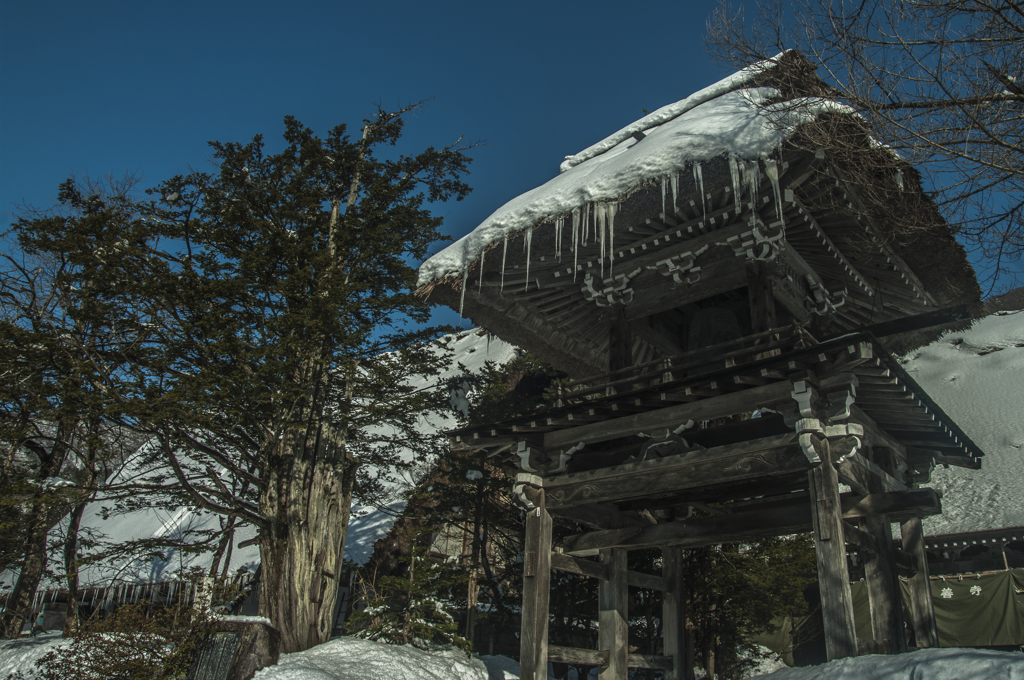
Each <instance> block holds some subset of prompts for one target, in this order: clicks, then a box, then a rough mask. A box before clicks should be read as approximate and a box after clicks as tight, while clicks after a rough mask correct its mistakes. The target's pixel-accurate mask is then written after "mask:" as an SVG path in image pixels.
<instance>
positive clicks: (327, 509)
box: [260, 437, 354, 653]
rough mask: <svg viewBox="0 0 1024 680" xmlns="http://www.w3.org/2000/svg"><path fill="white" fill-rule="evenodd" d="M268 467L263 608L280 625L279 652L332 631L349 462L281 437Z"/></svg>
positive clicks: (345, 524)
mask: <svg viewBox="0 0 1024 680" xmlns="http://www.w3.org/2000/svg"><path fill="white" fill-rule="evenodd" d="M287 440H288V437H286V438H285V442H287ZM318 443H319V445H320V447H323V446H325V444H324V443H323V441H322V440H320V441H319V442H318ZM283 444H284V443H283ZM318 448H319V447H318ZM289 454H292V455H289ZM310 458H313V459H314V460H310ZM346 458H347V457H346ZM268 473H269V474H268V475H267V481H266V484H265V486H264V488H263V491H262V492H261V494H260V510H261V512H262V513H263V515H264V517H267V518H271V521H272V526H271V529H270V531H269V532H265V535H264V536H262V538H261V541H260V561H261V569H262V578H261V580H260V615H262V616H266V617H267V618H268V619H270V621H271V623H272V624H273V625H274V627H275V628H277V629H278V630H279V631H280V632H281V651H282V652H284V653H290V652H298V651H302V650H304V649H308V648H310V647H312V646H314V645H318V644H321V643H323V642H326V641H327V640H328V639H329V638H330V635H331V627H332V624H333V618H334V604H335V600H336V598H337V595H338V586H339V581H338V579H339V578H340V576H341V567H342V558H343V555H344V550H345V537H346V534H347V533H348V523H349V512H350V507H351V501H352V478H353V476H354V466H353V465H352V464H351V461H350V460H345V461H344V462H338V463H333V462H331V461H330V457H328V456H312V455H310V456H308V457H307V456H303V455H301V453H300V452H299V451H296V450H295V449H291V450H288V449H287V448H286V444H285V445H282V446H281V447H280V448H279V449H278V450H277V451H275V452H274V453H273V454H271V460H270V461H269V465H268Z"/></svg>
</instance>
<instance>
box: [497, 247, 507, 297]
mask: <svg viewBox="0 0 1024 680" xmlns="http://www.w3.org/2000/svg"><path fill="white" fill-rule="evenodd" d="M506 255H508V234H507V233H506V234H505V247H504V248H503V249H502V251H501V286H500V287H499V288H498V292H499V293H501V292H503V291H504V290H505V256H506Z"/></svg>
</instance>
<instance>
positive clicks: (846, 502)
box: [842, 489, 942, 519]
mask: <svg viewBox="0 0 1024 680" xmlns="http://www.w3.org/2000/svg"><path fill="white" fill-rule="evenodd" d="M842 507H843V518H844V519H862V518H865V517H877V516H879V515H893V516H896V517H928V516H930V515H938V514H939V513H941V512H942V502H941V500H940V499H939V495H938V494H937V493H935V491H934V490H933V489H909V490H907V491H886V492H882V493H873V494H869V495H867V496H862V497H859V498H857V497H850V498H843V500H842Z"/></svg>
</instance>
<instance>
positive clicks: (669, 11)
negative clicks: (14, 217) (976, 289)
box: [0, 0, 723, 235]
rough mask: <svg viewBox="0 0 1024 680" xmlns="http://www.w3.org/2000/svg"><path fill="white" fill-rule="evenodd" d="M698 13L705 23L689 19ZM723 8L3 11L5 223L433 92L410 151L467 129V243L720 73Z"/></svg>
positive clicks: (410, 129) (525, 5) (456, 208)
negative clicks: (21, 206)
mask: <svg viewBox="0 0 1024 680" xmlns="http://www.w3.org/2000/svg"><path fill="white" fill-rule="evenodd" d="M695 6H699V9H694V7H695ZM710 7H711V4H710V3H708V4H707V5H706V6H704V5H702V4H699V3H683V2H666V3H654V4H648V5H644V6H642V7H641V6H637V5H629V4H627V3H622V2H616V3H613V2H579V3H574V2H519V3H500V4H497V3H481V2H447V3H427V2H389V3H355V2H337V1H335V2H326V1H324V2H296V3H288V4H286V3H278V2H225V1H222V0H210V1H207V2H175V3H155V2H108V1H103V0H90V1H89V2H81V1H80V0H76V1H75V2H45V1H42V2H38V3H27V2H5V3H3V4H2V6H0V69H2V70H0V79H2V81H0V87H2V92H3V93H4V94H3V99H4V105H3V106H2V108H0V117H2V118H0V123H2V124H0V154H2V175H0V209H2V210H3V211H4V214H3V215H2V216H0V218H2V221H3V223H4V224H7V223H9V222H10V218H11V213H12V204H17V203H19V202H21V201H28V202H30V203H33V204H36V205H41V206H45V205H49V204H50V203H51V202H52V200H53V198H54V196H55V193H56V188H57V185H58V183H59V182H61V181H62V180H63V179H64V178H66V177H67V176H68V175H70V174H76V175H90V176H102V175H105V174H107V173H111V172H112V173H114V174H118V175H120V174H123V173H124V172H125V171H126V170H130V171H137V172H138V173H140V174H141V175H142V176H143V178H144V183H145V184H155V183H156V182H158V181H159V180H161V179H164V178H166V177H169V176H171V175H173V174H175V173H179V172H183V171H185V170H187V168H188V167H189V166H190V165H191V166H194V167H197V168H200V169H202V168H208V167H209V165H208V163H209V160H208V159H209V156H210V154H209V150H208V148H207V147H206V144H205V143H206V142H207V141H208V140H213V139H216V140H220V141H247V140H249V139H250V138H251V137H252V136H253V135H254V134H256V133H263V134H264V135H265V136H266V137H267V139H268V140H270V141H271V142H272V141H273V140H274V139H279V136H280V133H281V131H282V129H283V127H282V125H281V121H282V119H283V117H284V116H285V115H287V114H291V115H294V116H296V117H297V118H299V120H301V121H302V122H304V123H305V124H307V125H309V126H310V127H312V128H314V129H315V130H317V131H318V132H320V133H324V132H326V131H327V129H329V128H330V127H332V126H334V125H336V124H337V123H340V122H347V123H349V125H350V126H351V127H356V128H358V126H359V123H360V121H361V119H362V118H363V117H364V116H366V115H368V114H370V113H371V112H372V111H373V110H374V106H375V104H376V103H378V102H379V103H381V104H382V105H383V106H385V107H391V108H393V107H397V106H400V105H403V104H408V103H410V102H414V101H418V100H421V99H426V98H430V97H433V98H434V100H433V101H432V102H430V103H429V104H427V105H426V106H425V107H424V108H423V110H422V111H421V112H420V113H419V114H418V115H417V116H416V117H415V118H414V119H412V120H411V121H410V123H409V125H408V126H407V137H406V139H405V143H406V144H407V145H408V148H409V149H410V150H413V149H418V148H422V147H424V146H426V145H428V144H433V145H443V144H447V143H451V142H453V141H454V140H455V139H457V138H458V137H459V135H465V137H466V139H467V140H483V141H486V143H487V146H484V147H481V148H479V149H477V150H475V151H474V153H473V155H474V157H475V159H476V160H475V162H474V164H473V167H472V170H473V174H472V176H471V178H470V181H471V184H472V185H473V186H474V188H475V191H474V194H473V196H472V197H471V198H470V199H469V200H467V201H465V202H464V203H463V204H459V205H452V206H448V218H447V228H448V230H449V231H450V232H451V233H453V234H456V235H461V234H463V233H465V232H466V231H467V230H468V229H470V228H472V227H473V226H475V225H476V224H477V223H478V222H479V221H481V220H482V219H483V218H484V217H486V216H487V215H488V214H490V212H491V211H493V210H494V209H495V208H497V207H498V206H499V205H500V204H501V203H503V202H504V201H506V200H507V199H509V198H512V197H513V196H515V195H517V194H519V193H521V192H523V191H525V190H527V189H530V188H532V187H534V186H536V185H537V184H539V183H541V182H543V181H545V180H547V179H548V178H550V177H551V176H552V175H553V174H555V173H556V172H557V169H558V163H559V162H560V160H561V159H562V157H563V156H565V155H566V154H570V153H575V152H577V151H579V150H581V149H583V148H584V147H586V146H588V145H589V144H591V143H593V142H595V141H598V140H599V139H601V138H602V137H604V136H605V135H607V134H609V133H611V132H613V131H615V130H616V129H618V128H619V127H621V126H622V125H624V124H626V123H628V122H630V121H632V120H635V119H636V118H639V117H640V116H641V115H642V111H641V109H642V108H644V107H646V108H648V109H654V108H657V107H659V106H661V105H663V104H667V103H669V102H672V101H675V100H677V99H680V98H682V97H684V96H686V95H687V94H690V93H691V92H692V91H694V90H696V89H699V88H700V87H703V86H704V85H706V84H709V83H711V82H713V81H715V80H717V79H718V77H719V76H720V75H721V74H722V73H723V71H722V70H721V69H719V68H717V67H715V66H713V65H711V64H710V63H709V61H708V59H707V57H706V56H705V55H704V54H703V51H702V31H703V27H704V21H705V18H706V15H707V12H708V11H710Z"/></svg>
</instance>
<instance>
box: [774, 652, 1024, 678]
mask: <svg viewBox="0 0 1024 680" xmlns="http://www.w3.org/2000/svg"><path fill="white" fill-rule="evenodd" d="M757 677H758V678H762V679H767V678H770V679H771V680H1024V654H1020V653H1009V652H993V651H989V650H985V649H922V650H919V651H916V652H911V653H910V654H897V655H893V656H880V655H868V656H858V657H854V658H850V659H839V660H838V661H830V662H829V663H826V664H822V665H821V666H811V667H809V668H787V669H785V670H781V671H776V672H775V673H770V674H768V675H759V676H757Z"/></svg>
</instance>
